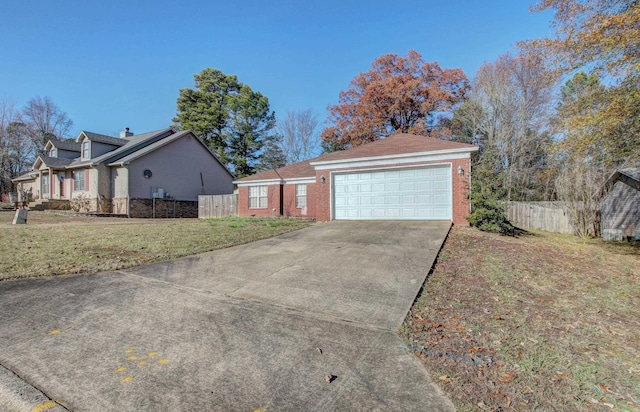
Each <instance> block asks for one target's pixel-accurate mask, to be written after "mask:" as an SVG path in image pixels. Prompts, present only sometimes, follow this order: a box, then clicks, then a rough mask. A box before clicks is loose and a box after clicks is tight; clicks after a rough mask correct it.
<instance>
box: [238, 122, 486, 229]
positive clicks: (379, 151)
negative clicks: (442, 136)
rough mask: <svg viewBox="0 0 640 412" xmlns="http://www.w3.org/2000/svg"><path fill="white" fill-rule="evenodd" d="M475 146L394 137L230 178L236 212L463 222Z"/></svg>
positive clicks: (316, 217)
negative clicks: (250, 174) (236, 190)
mask: <svg viewBox="0 0 640 412" xmlns="http://www.w3.org/2000/svg"><path fill="white" fill-rule="evenodd" d="M477 150H478V147H476V146H473V145H469V144H464V143H457V142H451V141H446V140H439V139H435V138H431V137H425V136H417V135H411V134H404V133H401V134H395V135H392V136H389V137H387V138H386V139H382V140H378V141H375V142H372V143H368V144H365V145H362V146H358V147H355V148H351V149H348V150H344V151H339V152H333V153H327V154H325V155H322V156H319V157H316V158H314V159H310V160H306V161H304V162H300V163H296V164H292V165H289V166H285V167H282V168H280V169H275V170H268V171H265V172H262V173H258V174H255V175H253V176H248V177H245V178H243V179H239V180H236V181H235V182H234V183H236V184H237V185H238V214H239V215H240V216H257V217H274V216H303V217H309V218H315V219H316V220H318V221H330V220H385V219H389V220H451V221H453V223H455V224H459V225H468V222H467V220H466V216H467V215H468V214H469V204H468V201H467V198H468V190H469V182H470V178H471V175H470V172H471V153H473V152H475V151H477Z"/></svg>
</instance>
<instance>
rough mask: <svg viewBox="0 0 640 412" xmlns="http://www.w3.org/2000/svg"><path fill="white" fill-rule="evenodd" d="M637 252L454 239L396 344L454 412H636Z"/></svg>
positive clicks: (485, 237) (479, 237) (548, 239)
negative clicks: (412, 356) (416, 361)
mask: <svg viewBox="0 0 640 412" xmlns="http://www.w3.org/2000/svg"><path fill="white" fill-rule="evenodd" d="M639 306H640V247H638V246H634V245H628V244H626V245H622V244H617V245H616V244H606V243H604V242H601V241H599V240H592V241H587V242H585V241H582V240H580V239H578V238H575V237H572V236H564V235H554V234H546V233H543V232H537V233H535V234H530V235H525V236H521V237H518V238H511V237H503V236H498V235H493V234H487V233H483V232H480V231H478V230H475V229H471V228H460V227H455V228H454V229H453V230H452V232H451V234H450V236H449V238H448V240H447V242H446V244H445V247H444V249H443V250H442V252H441V254H440V257H439V261H438V263H437V265H436V267H435V269H434V272H433V274H432V275H431V276H430V278H429V280H428V281H427V283H426V285H425V289H424V291H423V293H422V294H421V296H420V298H419V299H418V301H417V302H416V304H415V305H414V307H413V308H412V310H411V312H410V314H409V316H408V317H407V320H406V321H405V324H404V325H403V328H402V331H401V335H402V337H403V338H404V339H405V342H406V344H407V346H408V347H409V348H411V349H412V350H413V351H414V352H415V353H416V354H417V355H418V356H419V357H420V358H421V359H423V360H424V362H425V363H426V365H427V367H428V369H430V371H431V372H432V374H433V376H434V379H435V380H436V381H438V384H439V385H440V386H441V387H442V389H443V390H444V391H445V392H447V393H448V394H449V396H450V397H451V398H452V400H453V401H454V403H455V404H456V406H457V407H458V408H459V410H504V411H507V410H522V411H528V410H565V411H566V410H585V409H587V410H612V409H614V408H615V409H617V410H638V409H640V403H639V401H640V367H639V366H638V365H640V311H638V309H637V308H638V307H639Z"/></svg>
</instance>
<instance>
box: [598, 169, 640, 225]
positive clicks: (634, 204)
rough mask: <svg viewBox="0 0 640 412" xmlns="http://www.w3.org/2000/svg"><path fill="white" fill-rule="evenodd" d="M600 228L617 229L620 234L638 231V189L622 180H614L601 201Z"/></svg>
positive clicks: (639, 217) (639, 222) (639, 208)
mask: <svg viewBox="0 0 640 412" xmlns="http://www.w3.org/2000/svg"><path fill="white" fill-rule="evenodd" d="M601 213H602V229H603V230H605V229H618V230H621V231H622V236H623V237H627V236H635V234H636V233H638V231H640V191H639V190H636V189H634V188H632V187H631V186H629V185H627V184H626V183H624V182H620V181H618V182H616V184H615V185H613V188H612V189H611V191H610V192H609V194H608V195H607V196H606V197H605V198H604V200H603V201H602V207H601Z"/></svg>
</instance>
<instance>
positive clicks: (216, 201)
mask: <svg viewBox="0 0 640 412" xmlns="http://www.w3.org/2000/svg"><path fill="white" fill-rule="evenodd" d="M229 216H238V195H236V194H231V195H201V196H198V218H200V219H209V218H212V217H229Z"/></svg>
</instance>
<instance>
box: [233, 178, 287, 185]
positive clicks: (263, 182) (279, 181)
mask: <svg viewBox="0 0 640 412" xmlns="http://www.w3.org/2000/svg"><path fill="white" fill-rule="evenodd" d="M233 183H234V184H236V185H238V187H246V186H259V185H263V186H264V185H267V186H268V185H278V184H282V179H262V180H249V181H247V182H239V181H237V180H236V181H234V182H233Z"/></svg>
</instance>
